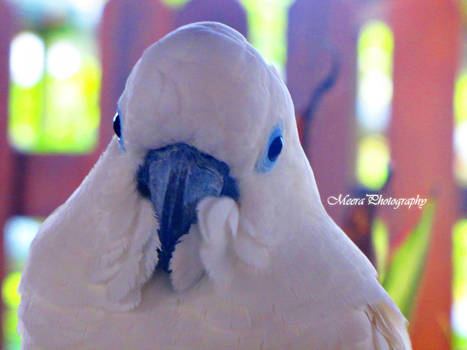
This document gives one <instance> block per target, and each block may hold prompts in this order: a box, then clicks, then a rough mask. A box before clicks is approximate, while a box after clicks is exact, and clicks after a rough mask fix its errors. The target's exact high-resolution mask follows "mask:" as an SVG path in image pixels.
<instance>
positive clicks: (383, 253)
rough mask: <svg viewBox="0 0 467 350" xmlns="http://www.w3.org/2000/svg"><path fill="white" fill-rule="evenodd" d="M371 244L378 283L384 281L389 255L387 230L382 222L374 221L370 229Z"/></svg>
mask: <svg viewBox="0 0 467 350" xmlns="http://www.w3.org/2000/svg"><path fill="white" fill-rule="evenodd" d="M371 232H372V233H371V244H372V245H373V251H374V252H375V258H376V269H377V270H378V275H379V276H378V278H379V281H380V282H383V281H384V277H385V276H386V269H387V263H388V253H389V235H388V229H387V227H386V225H385V224H384V222H383V221H382V220H380V219H376V220H375V221H374V222H373V226H372V228H371Z"/></svg>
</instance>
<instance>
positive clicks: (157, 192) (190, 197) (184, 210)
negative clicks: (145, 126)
mask: <svg viewBox="0 0 467 350" xmlns="http://www.w3.org/2000/svg"><path fill="white" fill-rule="evenodd" d="M229 172H230V169H229V166H228V165H227V164H226V163H224V162H222V161H220V160H217V159H216V158H214V157H212V156H210V155H209V154H206V153H202V152H200V151H198V150H197V149H196V148H195V147H192V146H189V145H187V144H184V143H176V144H171V145H168V146H165V147H163V148H159V149H155V150H150V151H148V153H147V154H146V157H145V160H144V163H143V164H142V165H141V166H140V168H139V170H138V174H137V181H138V190H139V192H140V193H141V194H142V195H143V196H144V197H147V198H149V199H150V200H151V202H152V203H153V205H154V209H155V212H156V216H157V217H158V219H159V232H158V234H159V239H160V242H161V246H160V248H159V249H158V256H159V259H158V264H157V267H159V268H161V269H163V270H164V271H166V272H170V270H169V266H170V265H169V264H170V259H171V257H172V253H173V251H174V250H175V245H176V244H177V243H178V242H179V240H180V237H181V236H183V235H184V234H187V233H188V232H189V230H190V226H191V225H192V224H195V223H196V222H197V217H196V206H197V204H198V202H199V201H200V200H201V199H203V198H205V197H207V196H213V197H220V196H228V197H231V198H233V199H234V200H237V199H238V196H239V193H238V189H237V184H236V182H235V179H233V178H232V177H231V176H230V175H229Z"/></svg>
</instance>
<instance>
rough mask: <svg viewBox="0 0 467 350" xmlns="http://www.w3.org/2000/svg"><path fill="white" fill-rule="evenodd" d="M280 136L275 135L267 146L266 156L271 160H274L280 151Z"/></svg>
mask: <svg viewBox="0 0 467 350" xmlns="http://www.w3.org/2000/svg"><path fill="white" fill-rule="evenodd" d="M282 145H283V142H282V137H281V136H278V137H276V138H275V139H274V140H273V141H272V142H271V145H270V146H269V150H268V158H269V160H270V161H271V162H274V161H275V160H276V159H277V157H279V154H280V153H281V151H282Z"/></svg>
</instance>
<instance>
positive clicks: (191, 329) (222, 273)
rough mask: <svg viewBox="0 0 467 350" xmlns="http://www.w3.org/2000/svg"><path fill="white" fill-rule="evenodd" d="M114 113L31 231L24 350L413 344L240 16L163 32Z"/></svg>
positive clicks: (22, 314) (22, 318)
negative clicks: (98, 151) (82, 165)
mask: <svg viewBox="0 0 467 350" xmlns="http://www.w3.org/2000/svg"><path fill="white" fill-rule="evenodd" d="M114 130H115V132H116V135H115V136H114V138H113V139H112V140H111V142H110V144H109V146H108V148H107V150H106V151H105V152H104V154H103V155H102V156H101V157H100V159H99V161H98V162H97V164H96V165H95V167H94V168H93V169H92V170H91V172H90V173H89V175H88V176H87V177H86V179H85V180H84V181H83V183H82V184H81V185H80V187H79V188H78V189H77V190H76V191H75V192H74V193H73V195H72V196H71V197H70V198H69V199H68V200H67V201H66V202H65V203H64V204H63V205H62V206H61V207H59V208H58V209H57V210H56V211H55V212H54V213H53V214H52V215H51V216H50V217H49V218H48V219H47V220H46V221H45V222H44V224H43V225H42V227H41V229H40V232H39V233H38V235H37V237H36V238H35V240H34V241H33V243H32V246H31V250H30V255H29V258H28V260H27V263H26V265H25V268H24V273H23V276H22V280H21V284H20V293H21V304H20V309H19V331H20V333H21V335H22V341H23V349H142V350H145V349H161V350H172V349H174V350H175V349H177V350H178V349H246V350H255V349H258V350H259V349H263V350H269V349H288V350H297V349H306V350H309V349H346V350H349V349H410V348H411V345H410V340H409V337H408V334H407V328H406V320H405V319H404V317H403V316H402V314H401V313H400V311H399V310H398V308H397V307H396V306H395V304H394V303H393V302H392V300H391V299H390V297H389V296H388V294H387V293H386V292H385V290H384V289H383V288H382V287H381V286H380V284H379V283H378V281H377V276H376V272H375V270H374V269H373V267H372V265H371V264H370V262H369V261H368V260H367V259H366V258H365V256H364V255H363V254H362V253H361V252H360V251H359V250H358V248H357V247H356V246H355V245H354V244H353V243H352V242H351V241H350V240H349V238H347V236H346V235H345V234H344V233H343V232H342V230H341V229H340V228H339V227H338V226H337V225H336V224H335V223H334V222H333V221H332V219H331V218H330V217H329V216H328V215H327V213H326V212H325V210H324V208H323V206H322V204H321V201H320V197H319V194H318V190H317V187H316V183H315V180H314V177H313V172H312V169H311V167H310V165H309V163H308V161H307V158H306V156H305V154H304V152H303V149H302V147H301V146H300V142H299V138H298V133H297V127H296V123H295V118H294V108H293V104H292V100H291V98H290V95H289V93H288V91H287V88H286V87H285V85H284V83H283V82H282V81H281V79H280V77H279V76H278V74H277V73H276V71H275V70H274V69H273V68H272V67H271V66H268V65H267V64H266V63H265V62H264V60H263V59H262V58H261V56H260V55H259V53H258V52H257V51H256V50H255V49H254V48H253V47H252V46H251V45H250V44H249V43H248V42H247V41H246V39H245V38H244V37H243V36H241V35H240V34H239V33H237V32H236V31H235V30H233V29H231V28H229V27H227V26H225V25H222V24H219V23H212V22H201V23H195V24H191V25H188V26H184V27H181V28H179V29H177V30H175V31H174V32H172V33H170V34H169V35H167V36H166V37H165V38H163V39H162V40H160V41H159V42H157V43H155V44H154V45H152V46H150V47H149V48H148V49H147V50H146V51H145V52H144V54H143V56H142V58H141V59H140V60H139V61H138V63H137V64H136V66H135V68H134V69H133V71H132V72H131V74H130V76H129V78H128V81H127V84H126V87H125V90H124V92H123V94H122V96H121V98H120V100H119V103H118V112H117V114H116V117H115V119H114Z"/></svg>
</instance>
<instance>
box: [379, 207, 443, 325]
mask: <svg viewBox="0 0 467 350" xmlns="http://www.w3.org/2000/svg"><path fill="white" fill-rule="evenodd" d="M434 213H435V202H434V201H430V200H429V201H428V203H427V204H426V206H425V208H424V209H423V213H422V216H421V218H420V221H419V223H418V225H417V226H416V227H415V228H414V229H413V230H412V232H410V233H409V234H408V235H407V237H406V238H405V240H404V242H403V243H402V244H401V245H400V247H399V248H398V249H397V251H396V252H395V253H394V254H393V257H392V259H391V261H390V263H389V264H388V265H387V269H386V271H385V273H384V271H383V274H382V275H383V276H384V278H383V279H382V284H383V286H384V288H385V289H386V290H387V291H388V293H389V295H390V296H391V297H392V299H393V300H394V302H395V303H396V304H397V305H398V306H399V308H400V309H401V311H402V313H403V314H404V315H405V317H407V319H410V315H411V312H412V310H413V307H414V305H415V301H416V296H417V291H418V287H419V284H420V280H421V277H422V275H423V271H424V268H425V261H426V256H427V252H428V248H429V245H430V237H431V229H432V224H433V216H434ZM375 232H376V231H375ZM379 235H380V236H383V237H382V238H381V237H380V238H376V239H374V242H375V241H376V242H377V240H378V239H379V240H383V239H385V238H384V234H381V233H379ZM386 239H387V238H386ZM378 244H379V246H378V245H375V246H374V248H375V253H376V254H377V261H378V259H380V260H381V259H384V255H387V248H386V250H384V245H383V244H381V243H378ZM386 247H387V246H386ZM378 255H379V257H378Z"/></svg>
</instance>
